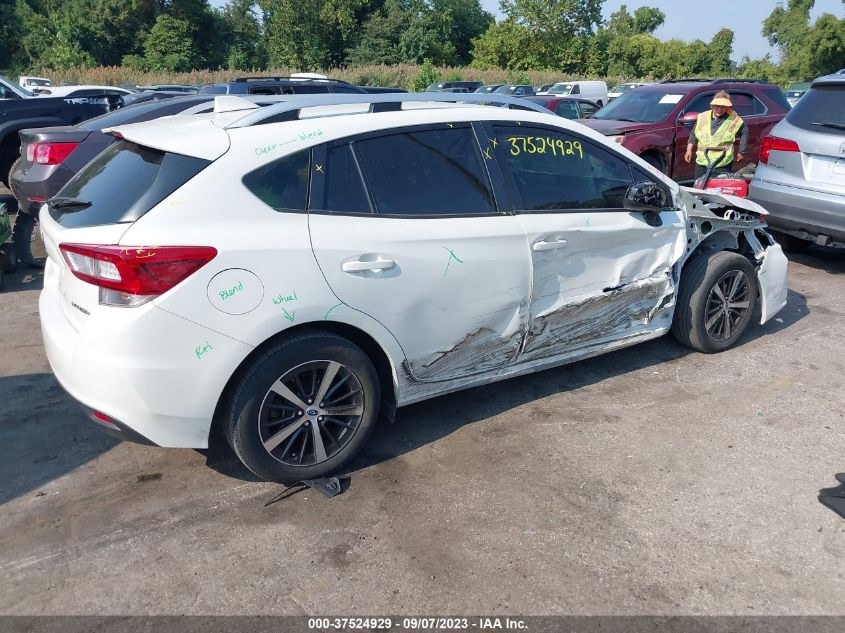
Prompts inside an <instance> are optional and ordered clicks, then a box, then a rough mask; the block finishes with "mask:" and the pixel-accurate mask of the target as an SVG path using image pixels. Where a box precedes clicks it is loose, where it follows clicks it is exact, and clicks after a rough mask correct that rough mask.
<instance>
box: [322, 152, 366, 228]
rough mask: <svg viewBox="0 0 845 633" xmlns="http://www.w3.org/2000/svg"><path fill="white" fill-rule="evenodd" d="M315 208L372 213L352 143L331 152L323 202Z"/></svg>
mask: <svg viewBox="0 0 845 633" xmlns="http://www.w3.org/2000/svg"><path fill="white" fill-rule="evenodd" d="M315 160H319V159H315ZM314 208H316V209H321V210H324V211H332V212H335V213H371V212H372V208H371V207H370V200H369V197H368V195H367V191H366V189H365V188H364V180H363V178H362V175H361V170H360V168H359V166H358V161H357V160H355V156H354V155H353V153H352V147H351V146H350V145H349V144H348V143H344V144H342V145H335V146H334V147H329V149H328V150H327V152H326V167H325V184H324V185H323V200H322V204H315V205H314Z"/></svg>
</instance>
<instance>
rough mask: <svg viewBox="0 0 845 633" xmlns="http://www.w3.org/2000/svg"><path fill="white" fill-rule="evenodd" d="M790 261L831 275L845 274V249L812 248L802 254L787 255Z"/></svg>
mask: <svg viewBox="0 0 845 633" xmlns="http://www.w3.org/2000/svg"><path fill="white" fill-rule="evenodd" d="M786 255H787V257H788V258H789V260H790V261H794V262H797V263H799V264H802V265H804V266H809V267H810V268H815V269H816V270H823V271H825V272H826V273H828V274H830V275H842V274H845V249H843V248H830V247H828V246H811V247H809V248H808V249H807V250H806V251H804V252H802V253H791V252H790V253H787V254H786Z"/></svg>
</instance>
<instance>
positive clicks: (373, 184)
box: [354, 127, 494, 215]
mask: <svg viewBox="0 0 845 633" xmlns="http://www.w3.org/2000/svg"><path fill="white" fill-rule="evenodd" d="M354 145H355V151H356V153H357V154H358V157H359V158H360V160H361V163H362V167H363V169H364V173H365V175H366V178H367V183H368V185H369V187H370V191H371V192H372V195H373V199H374V202H375V204H376V210H377V212H378V213H384V214H397V215H468V214H478V213H492V212H493V211H494V205H493V196H492V193H491V191H490V186H489V183H488V180H487V175H486V173H485V169H484V166H483V165H482V158H481V155H480V152H479V149H478V146H477V144H476V142H475V136H474V134H473V133H472V129H471V128H469V127H463V128H461V127H455V128H447V129H442V130H421V131H418V132H406V133H404V134H392V135H390V136H380V137H376V138H370V139H365V140H362V141H357V142H355V144H354Z"/></svg>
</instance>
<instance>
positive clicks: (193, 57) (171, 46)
mask: <svg viewBox="0 0 845 633" xmlns="http://www.w3.org/2000/svg"><path fill="white" fill-rule="evenodd" d="M192 35H193V27H192V26H191V25H190V24H189V23H188V22H187V20H184V19H181V18H175V17H173V16H171V15H168V14H167V13H162V14H160V15H159V16H158V17H157V18H156V21H155V24H154V25H153V28H152V29H151V30H150V34H149V35H148V36H147V39H146V40H145V41H144V54H145V56H146V59H145V65H146V67H147V68H148V69H149V70H157V71H170V72H187V71H189V70H192V69H193V68H194V67H195V66H196V64H197V61H198V54H197V51H196V49H195V48H194V41H193V37H192Z"/></svg>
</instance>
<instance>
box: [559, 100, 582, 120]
mask: <svg viewBox="0 0 845 633" xmlns="http://www.w3.org/2000/svg"><path fill="white" fill-rule="evenodd" d="M555 114H557V115H558V116H562V117H563V118H564V119H577V118H579V113H578V105H577V104H576V103H575V102H574V101H561V102H560V103H558V104H557V107H556V108H555Z"/></svg>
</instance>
